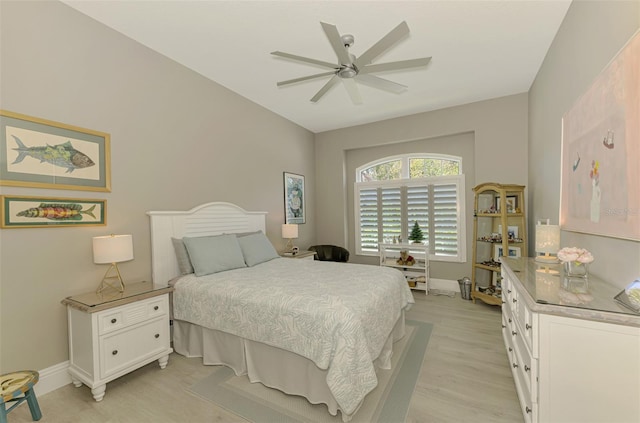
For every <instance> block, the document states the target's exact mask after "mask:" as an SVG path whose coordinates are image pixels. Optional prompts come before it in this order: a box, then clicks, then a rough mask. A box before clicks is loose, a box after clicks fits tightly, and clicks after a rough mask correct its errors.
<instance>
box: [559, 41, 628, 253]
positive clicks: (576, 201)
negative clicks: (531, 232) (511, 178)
mask: <svg viewBox="0 0 640 423" xmlns="http://www.w3.org/2000/svg"><path fill="white" fill-rule="evenodd" d="M561 166H562V169H561V175H562V185H561V200H560V225H561V227H562V229H564V230H567V231H575V232H584V233H589V234H596V235H603V236H610V237H615V238H625V239H632V240H640V32H638V33H636V34H635V35H634V36H633V37H632V38H631V40H629V42H628V43H627V44H626V45H625V46H624V47H623V49H622V50H621V51H620V52H619V53H618V54H617V55H616V57H615V58H614V59H613V60H612V61H611V62H610V63H609V64H608V65H607V67H606V68H605V69H604V71H603V72H602V73H601V74H600V75H599V76H598V77H597V78H596V79H595V81H593V83H592V84H591V86H590V87H589V88H588V90H587V91H586V92H585V93H584V94H583V95H582V96H581V97H580V98H579V99H578V100H577V101H576V103H575V104H574V105H573V107H572V108H571V109H570V110H569V111H568V112H567V113H566V114H565V115H564V116H563V119H562V160H561Z"/></svg>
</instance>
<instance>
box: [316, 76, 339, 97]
mask: <svg viewBox="0 0 640 423" xmlns="http://www.w3.org/2000/svg"><path fill="white" fill-rule="evenodd" d="M339 80H340V77H339V76H338V75H333V78H331V79H330V80H329V81H328V82H327V83H326V84H324V86H323V87H322V88H320V91H318V92H317V93H316V95H314V96H313V97H312V98H311V101H312V102H313V103H315V102H317V101H318V100H320V97H322V96H323V95H325V93H326V92H327V91H329V88H331V87H333V86H334V85H336V84H337V83H338V81H339Z"/></svg>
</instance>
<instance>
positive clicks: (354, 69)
mask: <svg viewBox="0 0 640 423" xmlns="http://www.w3.org/2000/svg"><path fill="white" fill-rule="evenodd" d="M320 25H322V29H323V30H324V33H325V34H326V35H327V38H328V39H329V42H330V43H331V47H333V50H334V51H335V53H336V56H338V63H337V64H335V63H329V62H325V61H322V60H316V59H311V58H308V57H303V56H298V55H295V54H290V53H284V52H282V51H274V52H271V54H273V55H274V56H279V57H284V58H287V59H293V60H298V61H301V62H306V63H311V64H314V65H319V66H322V67H326V68H329V69H331V71H328V72H323V73H318V74H315V75H309V76H303V77H301V78H294V79H289V80H287V81H280V82H278V83H277V86H278V87H281V86H283V85H289V84H294V83H297V82H302V81H307V80H310V79H315V78H321V77H323V76H330V75H332V76H331V78H330V79H329V81H328V82H327V83H326V84H325V85H324V86H323V87H322V88H321V89H320V91H318V92H317V93H316V95H314V96H313V97H312V98H311V101H312V102H314V103H315V102H317V101H318V100H320V98H321V97H322V96H323V95H324V94H325V93H326V92H327V91H329V89H330V88H331V87H333V86H334V85H335V84H337V83H338V82H339V81H342V83H343V84H344V86H345V88H346V89H347V92H348V93H349V96H350V97H351V101H352V102H353V103H354V104H362V98H361V97H360V91H359V90H358V86H357V85H356V81H358V82H361V83H363V84H366V85H369V86H371V87H374V88H379V89H382V90H385V91H390V92H392V93H396V94H399V93H401V92H403V91H404V90H405V89H406V88H407V86H406V85H402V84H398V83H396V82H392V81H389V80H387V79H383V78H380V77H377V76H375V75H372V73H373V72H383V71H393V70H400V69H408V68H415V67H420V66H426V65H427V64H428V63H429V61H430V60H431V57H424V58H420V59H410V60H400V61H397V62H388V63H378V64H372V63H371V62H372V61H373V60H374V59H375V58H376V57H378V56H380V55H381V54H382V53H384V52H385V51H387V50H388V49H389V48H391V47H392V46H393V45H395V44H396V43H397V42H399V41H400V40H402V39H403V38H404V37H406V36H407V35H409V26H408V25H407V23H406V22H405V21H403V22H401V23H400V24H399V25H398V26H396V27H395V28H394V29H392V30H391V31H390V32H389V33H388V34H387V35H385V36H384V37H382V38H381V39H380V40H379V41H378V42H377V43H375V44H374V45H373V46H371V47H370V48H369V49H368V50H367V51H365V52H364V53H362V54H361V55H360V56H359V57H356V56H354V55H353V54H351V53H349V47H351V46H352V45H353V43H354V37H353V35H351V34H344V35H342V36H341V35H340V34H339V33H338V28H336V26H335V25H331V24H328V23H324V22H320Z"/></svg>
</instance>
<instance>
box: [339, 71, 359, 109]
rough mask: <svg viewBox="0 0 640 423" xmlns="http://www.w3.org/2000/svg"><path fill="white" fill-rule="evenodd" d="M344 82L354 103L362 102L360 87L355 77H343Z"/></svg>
mask: <svg viewBox="0 0 640 423" xmlns="http://www.w3.org/2000/svg"><path fill="white" fill-rule="evenodd" d="M342 82H343V83H344V86H345V88H346V89H347V92H348V93H349V97H351V101H352V102H353V104H356V105H357V104H362V97H361V96H360V90H359V89H358V85H357V84H356V81H354V80H353V78H343V79H342Z"/></svg>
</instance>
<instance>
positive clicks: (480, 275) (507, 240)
mask: <svg viewBox="0 0 640 423" xmlns="http://www.w3.org/2000/svg"><path fill="white" fill-rule="evenodd" d="M524 188H525V187H524V185H505V184H496V183H493V182H488V183H484V184H480V185H478V186H476V187H475V188H473V191H474V194H475V195H474V208H473V210H474V213H473V239H474V242H473V256H472V257H473V260H474V262H473V267H472V269H471V299H472V300H473V302H474V303H475V302H476V299H480V300H482V301H483V302H485V303H487V304H491V305H502V287H501V284H500V280H501V276H500V261H499V258H500V256H508V257H527V221H526V217H525V210H526V208H525V203H524Z"/></svg>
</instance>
